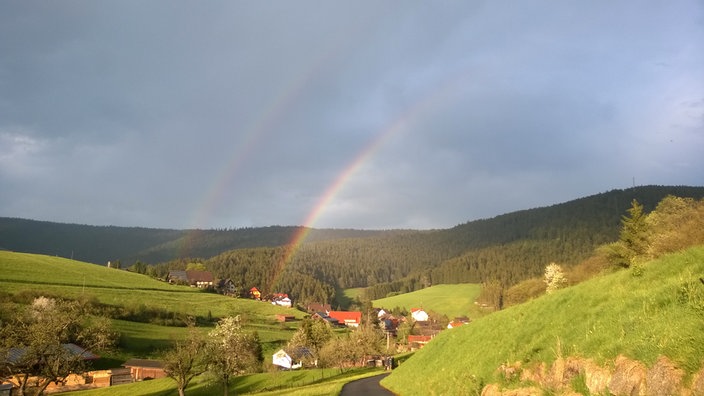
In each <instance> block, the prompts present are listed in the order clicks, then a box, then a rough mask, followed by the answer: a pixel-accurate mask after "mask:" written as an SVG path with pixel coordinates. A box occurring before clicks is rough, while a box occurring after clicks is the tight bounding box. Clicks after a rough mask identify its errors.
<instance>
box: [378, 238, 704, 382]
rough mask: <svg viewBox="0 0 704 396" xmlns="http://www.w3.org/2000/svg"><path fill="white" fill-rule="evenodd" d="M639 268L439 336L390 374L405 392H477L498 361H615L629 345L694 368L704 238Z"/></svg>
mask: <svg viewBox="0 0 704 396" xmlns="http://www.w3.org/2000/svg"><path fill="white" fill-rule="evenodd" d="M642 268H643V273H642V275H640V276H634V271H633V270H622V271H619V272H616V273H613V274H609V275H604V276H601V277H598V278H595V279H592V280H590V281H587V282H584V283H582V284H579V285H576V286H573V287H570V288H567V289H563V290H559V291H557V292H555V293H553V294H551V295H546V296H543V297H540V298H538V299H535V300H533V301H531V302H528V303H526V304H523V305H519V306H515V307H511V308H508V309H506V310H504V311H500V312H496V313H494V314H492V315H489V316H486V317H484V318H482V319H480V320H477V321H474V322H473V323H471V324H470V325H468V326H462V327H460V328H457V329H453V330H450V331H446V332H443V333H441V334H440V335H438V336H437V337H436V338H435V339H434V340H433V341H432V342H430V343H429V344H428V345H427V346H426V347H425V348H423V349H421V350H420V351H418V352H416V354H415V355H414V356H413V357H411V358H410V359H409V360H408V361H407V362H404V363H403V364H402V365H401V366H399V368H397V369H396V370H395V371H394V372H393V374H392V375H391V376H389V377H387V378H386V379H384V380H383V381H382V383H383V384H384V385H385V386H387V387H389V388H390V389H391V390H393V391H394V392H396V393H399V394H414V393H415V392H416V391H417V390H418V389H428V390H429V393H431V394H472V393H473V390H470V387H471V385H472V384H476V385H478V386H480V385H481V384H483V383H492V382H500V381H499V378H498V373H497V368H498V367H499V366H500V365H501V364H502V363H513V362H515V361H520V362H522V364H523V365H524V366H530V365H531V364H537V363H538V362H545V363H547V364H550V363H552V362H553V361H554V360H555V359H556V357H557V356H558V355H561V356H579V357H583V358H592V359H594V360H595V361H597V363H599V364H609V363H611V362H612V361H613V359H614V358H615V357H616V356H617V355H619V354H623V355H625V356H627V357H629V358H631V359H635V360H638V361H641V362H643V363H644V364H645V365H646V366H648V367H651V366H652V365H653V363H654V362H655V361H656V359H657V357H658V356H660V355H664V356H667V357H668V358H670V359H671V360H672V361H673V362H674V363H675V364H676V365H677V366H678V367H680V368H681V369H683V370H685V371H686V373H687V374H692V373H694V372H696V371H697V370H699V369H700V368H701V367H702V363H703V362H702V356H704V331H702V329H703V328H704V285H702V284H701V283H700V281H699V278H700V277H702V275H704V247H698V248H693V249H690V250H687V251H685V252H682V253H678V254H673V255H670V256H666V257H663V258H661V259H659V260H656V261H653V262H650V263H648V264H646V265H644V266H643V267H642Z"/></svg>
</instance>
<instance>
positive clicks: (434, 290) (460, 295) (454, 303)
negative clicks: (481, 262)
mask: <svg viewBox="0 0 704 396" xmlns="http://www.w3.org/2000/svg"><path fill="white" fill-rule="evenodd" d="M480 291H481V285H477V284H469V283H463V284H455V285H435V286H432V287H428V288H425V289H422V290H417V291H414V292H411V293H405V294H399V295H396V296H393V297H387V298H382V299H379V300H373V301H372V304H373V305H374V307H377V308H386V309H394V308H395V307H400V308H404V307H405V308H406V309H407V310H408V311H410V310H411V308H420V307H422V308H423V309H424V310H426V311H428V310H430V311H433V312H437V313H439V314H442V315H447V317H448V318H449V319H450V320H452V318H454V317H457V316H469V317H470V318H471V319H475V318H478V317H481V316H484V315H486V314H487V312H486V311H482V310H481V308H480V307H478V306H477V305H475V304H474V301H476V299H477V297H478V296H479V292H480Z"/></svg>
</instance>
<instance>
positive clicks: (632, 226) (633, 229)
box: [609, 199, 648, 268]
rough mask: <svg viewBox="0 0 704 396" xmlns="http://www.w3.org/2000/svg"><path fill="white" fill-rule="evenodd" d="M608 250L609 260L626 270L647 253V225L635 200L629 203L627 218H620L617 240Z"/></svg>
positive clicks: (641, 206) (639, 205)
mask: <svg viewBox="0 0 704 396" xmlns="http://www.w3.org/2000/svg"><path fill="white" fill-rule="evenodd" d="M609 248H610V249H609V260H611V262H612V263H614V264H616V265H619V266H621V267H626V268H628V267H630V266H631V265H633V264H635V262H636V260H637V258H639V257H642V256H643V255H644V254H645V253H646V252H647V251H648V224H647V222H646V215H645V213H644V212H643V205H641V204H640V203H638V201H637V200H635V199H634V200H633V201H631V207H630V208H629V209H628V216H626V215H624V216H621V231H620V233H619V239H618V241H617V242H615V243H613V244H611V245H609Z"/></svg>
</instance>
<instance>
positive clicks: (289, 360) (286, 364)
mask: <svg viewBox="0 0 704 396" xmlns="http://www.w3.org/2000/svg"><path fill="white" fill-rule="evenodd" d="M312 358H313V354H312V353H310V351H309V350H308V349H306V348H303V347H300V348H296V349H294V350H291V351H288V352H286V351H285V350H283V349H279V350H278V351H276V353H274V355H273V357H272V363H273V364H274V366H279V367H281V368H285V369H288V370H296V369H299V368H301V367H303V361H304V360H306V359H312ZM309 363H310V361H309ZM315 363H317V362H315Z"/></svg>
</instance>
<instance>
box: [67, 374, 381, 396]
mask: <svg viewBox="0 0 704 396" xmlns="http://www.w3.org/2000/svg"><path fill="white" fill-rule="evenodd" d="M381 372H382V371H379V369H355V370H351V371H349V372H345V373H344V374H340V372H339V370H337V369H324V370H321V369H313V370H298V371H277V372H272V373H260V374H252V375H246V376H241V377H237V378H235V379H234V380H233V381H232V384H231V386H230V388H229V390H230V394H231V395H234V394H258V395H271V396H273V395H336V394H338V393H340V390H341V389H342V387H343V386H344V384H345V383H347V382H349V381H352V380H355V379H360V378H364V377H369V376H372V375H377V374H379V373H381ZM176 394H178V393H177V391H176V383H175V382H174V381H173V380H171V379H170V378H162V379H157V380H151V381H144V382H136V383H133V384H128V385H120V386H113V387H109V388H102V389H94V390H87V391H78V392H72V393H71V395H76V396H134V395H149V396H172V395H176ZM186 394H187V395H189V396H210V395H214V394H215V395H217V394H222V387H221V386H220V384H219V383H217V382H216V381H214V380H213V379H212V378H209V377H208V376H207V375H202V376H200V377H197V378H195V379H194V380H193V382H192V383H191V384H190V385H189V387H188V388H187V389H186Z"/></svg>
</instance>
